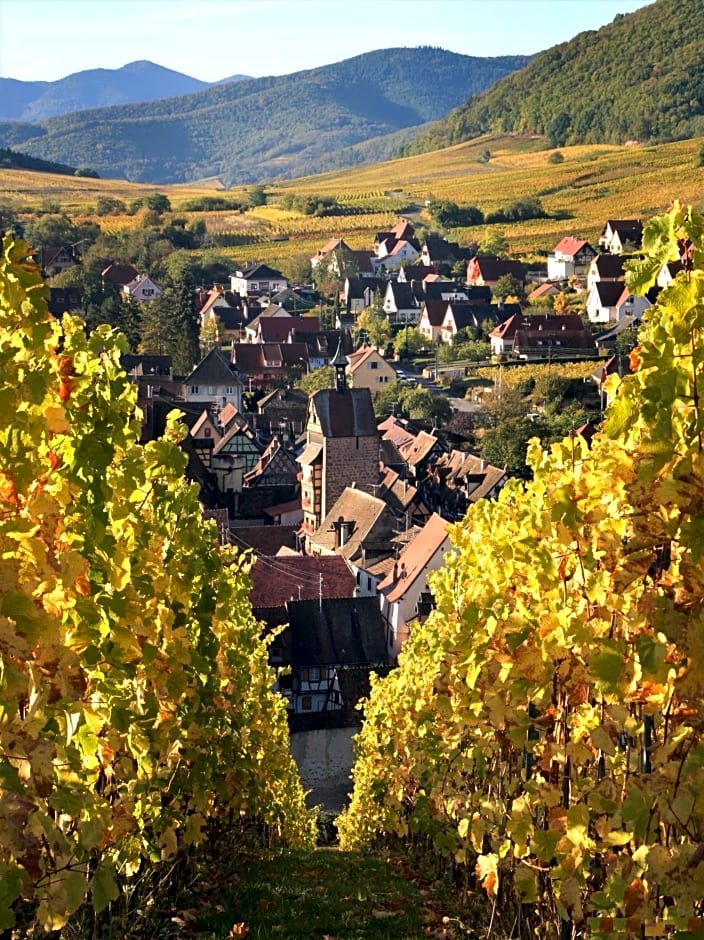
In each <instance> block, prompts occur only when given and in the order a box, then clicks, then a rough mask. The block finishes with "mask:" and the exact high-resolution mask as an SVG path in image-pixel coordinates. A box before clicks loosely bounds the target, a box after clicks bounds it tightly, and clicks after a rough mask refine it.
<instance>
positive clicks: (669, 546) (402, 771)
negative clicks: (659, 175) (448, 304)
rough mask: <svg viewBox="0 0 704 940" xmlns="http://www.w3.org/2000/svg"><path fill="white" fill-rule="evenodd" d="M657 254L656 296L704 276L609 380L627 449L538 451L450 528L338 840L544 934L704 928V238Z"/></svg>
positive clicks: (663, 302)
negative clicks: (393, 849)
mask: <svg viewBox="0 0 704 940" xmlns="http://www.w3.org/2000/svg"><path fill="white" fill-rule="evenodd" d="M643 251H644V254H645V257H644V258H643V259H641V260H634V261H632V262H630V265H629V273H628V275H627V278H628V285H629V287H630V289H631V290H633V291H634V292H636V293H643V292H645V291H646V290H648V289H649V288H650V287H652V285H653V284H654V283H655V279H656V277H657V273H658V271H659V270H660V268H661V266H662V264H663V263H665V262H669V261H673V260H677V259H679V260H680V261H681V262H682V265H683V270H682V271H681V272H680V273H679V274H678V275H677V277H676V278H675V280H674V281H673V282H672V283H671V284H670V285H669V286H668V287H667V288H665V289H664V290H662V291H661V293H660V294H659V297H658V302H657V304H655V305H654V306H653V307H652V308H651V309H650V310H649V312H648V319H647V321H646V323H645V324H644V325H643V327H642V328H641V331H640V334H639V344H638V346H637V347H636V348H635V349H634V350H633V352H632V354H631V366H632V370H633V371H632V372H631V373H629V374H628V375H626V376H625V377H623V378H619V377H618V376H616V375H614V376H612V377H610V378H609V379H608V383H609V394H610V398H611V399H612V403H611V405H610V406H609V408H608V410H607V413H606V419H605V423H604V426H603V429H602V430H601V431H599V432H598V433H597V434H596V435H595V436H594V437H593V438H592V440H591V443H590V444H588V443H587V442H586V441H585V440H584V439H583V438H582V437H580V436H578V435H571V436H569V437H567V438H565V439H563V440H562V441H561V442H556V443H553V444H552V445H551V447H550V450H549V451H543V450H542V448H541V446H540V445H539V443H538V442H537V441H532V442H531V443H530V444H529V448H528V465H529V467H530V473H531V476H532V479H531V480H530V482H522V481H519V480H510V481H509V482H508V483H507V485H506V486H505V487H504V489H503V490H502V492H501V494H500V496H499V498H498V499H497V500H495V501H488V500H482V501H480V502H479V503H477V504H476V505H474V506H473V507H472V508H471V509H470V510H469V512H468V513H467V516H466V517H465V519H464V520H463V521H462V522H461V523H458V524H455V525H452V526H450V527H449V532H450V535H451V538H452V542H453V545H454V552H447V553H446V554H445V566H444V568H443V569H441V570H440V571H438V572H437V573H434V574H433V575H431V576H430V579H429V580H430V587H431V589H432V591H433V595H434V598H435V605H436V607H435V609H434V610H433V611H432V612H431V613H430V615H429V617H428V619H427V620H426V622H425V623H424V624H414V627H413V630H412V632H411V636H410V639H409V640H408V642H407V644H406V646H405V647H404V649H403V651H402V652H401V655H400V657H399V667H398V669H396V670H395V671H394V672H392V673H391V674H390V675H389V676H388V677H386V678H383V679H377V680H376V681H375V682H374V683H373V687H372V692H371V696H370V698H369V700H368V702H367V703H366V707H365V723H364V726H363V728H362V731H361V732H360V734H359V735H358V736H357V739H356V763H355V768H354V781H355V786H354V793H353V797H352V802H351V805H350V808H349V810H348V811H347V812H346V813H345V814H344V816H343V818H342V819H341V821H340V823H339V826H338V828H339V830H340V834H341V845H342V847H343V848H345V849H350V848H360V847H362V846H364V845H367V844H369V842H370V841H371V840H372V839H376V840H379V839H380V838H381V837H383V836H384V835H387V836H391V837H393V838H394V839H398V838H399V837H400V838H401V839H408V838H412V839H413V841H414V845H418V844H423V842H424V841H425V843H426V844H429V845H432V846H433V847H434V850H435V852H437V853H438V854H440V855H445V856H446V857H449V858H451V859H452V860H453V864H454V865H455V866H460V867H462V868H464V870H465V872H466V879H467V882H468V888H469V889H470V890H471V888H472V886H476V887H477V888H479V887H480V886H481V887H482V888H483V889H484V891H485V892H486V895H487V896H488V899H489V901H490V908H491V909H492V910H493V911H494V913H493V914H492V915H491V922H492V924H493V929H495V930H496V929H500V927H501V925H502V924H503V925H504V926H505V928H506V929H507V930H509V931H510V930H512V929H514V928H515V924H516V922H517V918H518V923H519V924H520V925H521V927H520V933H521V935H525V936H528V935H533V934H536V933H537V934H540V935H541V936H557V935H558V934H559V935H561V936H562V937H566V936H574V935H575V934H577V933H581V932H583V931H586V930H589V931H590V932H593V933H595V934H604V933H609V934H612V935H613V934H614V933H617V934H620V935H628V936H638V935H643V934H645V933H646V932H657V933H660V934H665V933H667V934H668V935H669V936H674V937H677V936H681V937H683V938H684V937H692V936H696V935H697V934H698V933H699V932H701V929H702V922H703V920H702V919H703V918H704V904H703V902H702V898H704V862H703V861H702V860H703V859H704V799H702V794H703V793H704V673H703V669H704V665H703V664H704V577H703V576H702V563H701V559H702V554H703V553H704V536H703V535H702V533H703V532H704V461H703V459H702V453H703V452H704V412H703V410H702V400H703V399H702V396H703V394H704V387H703V384H704V368H703V367H704V217H702V216H700V215H697V214H695V213H693V212H692V211H691V210H690V209H686V208H683V207H682V206H680V205H678V204H675V205H674V207H673V208H672V210H671V211H670V212H668V213H667V214H666V215H664V216H661V217H658V218H655V219H653V220H651V222H650V223H649V224H648V225H647V226H646V228H645V232H644V236H643ZM488 922H489V917H488V916H487V924H488Z"/></svg>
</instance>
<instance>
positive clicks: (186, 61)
mask: <svg viewBox="0 0 704 940" xmlns="http://www.w3.org/2000/svg"><path fill="white" fill-rule="evenodd" d="M648 2H649V0H0V76H2V77H3V78H18V79H22V80H24V81H32V80H34V81H39V80H43V81H54V80H56V79H57V78H63V77H64V76H65V75H70V74H71V73H73V72H80V71H82V70H84V69H93V68H119V67H120V66H122V65H125V64H127V63H128V62H134V61H135V60H137V59H149V60H150V61H152V62H156V63H158V64H159V65H163V66H166V67H167V68H172V69H175V70H176V71H178V72H184V73H185V74H187V75H191V76H193V77H194V78H199V79H202V80H203V81H217V80H218V79H221V78H225V77H227V76H230V75H235V74H243V75H252V76H256V77H259V76H263V75H286V74H289V73H291V72H298V71H300V70H302V69H307V68H314V67H315V66H318V65H329V64H330V63H332V62H339V61H341V60H342V59H348V58H350V57H351V56H354V55H359V54H360V53H362V52H371V51H372V50H374V49H385V48H390V47H392V46H411V47H413V46H421V45H430V46H440V47H441V48H443V49H447V50H449V51H451V52H460V53H462V54H464V55H472V56H493V55H509V54H517V53H524V54H531V53H534V52H540V50H542V49H547V48H548V47H549V46H554V45H555V44H557V43H559V42H564V41H566V40H568V39H571V38H572V37H573V36H576V35H577V33H581V32H583V31H584V30H587V29H598V28H599V27H600V26H605V25H606V24H607V23H610V22H611V21H612V20H613V18H614V17H615V16H616V15H617V14H618V13H631V12H633V10H636V9H638V7H642V6H646V5H647V3H648Z"/></svg>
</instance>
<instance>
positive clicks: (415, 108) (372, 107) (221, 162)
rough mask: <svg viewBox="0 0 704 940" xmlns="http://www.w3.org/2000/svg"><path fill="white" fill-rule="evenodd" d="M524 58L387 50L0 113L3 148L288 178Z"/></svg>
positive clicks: (173, 171) (125, 168)
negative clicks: (161, 93)
mask: <svg viewBox="0 0 704 940" xmlns="http://www.w3.org/2000/svg"><path fill="white" fill-rule="evenodd" d="M529 59H530V57H529V56H501V57H496V58H476V57H472V56H464V55H458V54H456V53H452V52H446V51H445V50H443V49H437V48H432V47H429V46H424V47H420V48H416V49H411V48H398V49H385V50H379V51H376V52H370V53H366V54H364V55H360V56H355V57H354V58H351V59H346V60H344V61H342V62H338V63H336V64H333V65H327V66H323V67H320V68H316V69H310V70H306V71H302V72H295V73H292V74H290V75H284V76H275V77H268V78H250V79H241V80H240V81H234V82H229V83H227V84H223V83H220V84H217V85H215V86H212V87H208V88H205V89H203V90H198V91H196V92H194V93H189V94H186V95H181V96H179V97H169V98H162V99H160V100H156V101H151V102H131V103H129V104H123V105H117V106H113V107H109V108H99V109H95V110H89V111H77V112H72V113H66V114H63V115H58V116H55V117H49V118H41V119H37V120H33V121H32V122H31V123H30V122H28V121H21V122H20V121H12V122H9V121H5V122H2V123H0V147H10V148H12V149H14V150H20V151H22V152H24V153H27V154H30V155H31V156H35V157H40V158H42V159H46V160H53V161H56V162H59V163H63V164H68V165H71V166H90V167H92V168H93V169H95V170H97V172H98V173H99V174H100V175H101V176H103V177H118V178H127V179H129V180H132V181H135V182H150V183H178V182H187V181H194V180H198V179H203V178H208V177H213V176H217V177H220V178H221V179H222V180H223V182H224V183H225V184H226V185H232V184H236V183H250V182H260V181H263V180H271V179H276V178H293V177H297V176H304V175H308V174H310V173H317V172H321V171H323V170H326V169H338V168H340V167H344V166H349V165H353V164H355V163H369V162H374V161H375V160H382V159H387V158H389V157H391V156H395V155H396V154H397V153H398V150H399V148H400V146H401V145H402V144H403V143H404V142H406V141H408V140H409V139H410V138H411V137H412V136H414V135H415V134H417V133H418V131H419V130H420V129H421V128H422V127H423V126H424V125H426V124H428V123H429V122H432V121H437V120H439V119H440V118H443V117H445V116H446V115H447V114H448V112H449V111H450V110H451V109H452V108H455V107H457V106H458V105H459V104H461V103H462V102H464V101H466V99H467V97H468V96H469V95H472V94H477V93H479V92H481V91H483V90H484V89H486V88H488V87H489V86H490V85H492V84H493V83H494V82H496V81H497V80H498V79H500V78H502V77H503V76H505V75H507V74H510V73H511V72H513V71H515V70H516V69H519V68H522V67H523V66H524V65H526V64H527V62H528V61H529ZM164 71H168V70H164ZM174 74H178V73H174ZM79 75H80V73H79ZM182 77H183V78H184V79H185V78H187V77H186V76H182ZM188 80H189V81H194V80H193V79H188Z"/></svg>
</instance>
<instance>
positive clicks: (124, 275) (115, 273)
mask: <svg viewBox="0 0 704 940" xmlns="http://www.w3.org/2000/svg"><path fill="white" fill-rule="evenodd" d="M100 273H101V274H102V276H103V277H104V278H107V280H108V281H113V283H115V284H119V285H120V287H124V286H125V284H129V283H131V282H132V281H133V280H134V279H135V278H136V277H137V276H138V275H139V271H138V270H137V268H135V266H134V265H133V264H119V263H118V262H117V261H113V262H112V263H111V264H109V265H108V266H107V267H106V268H103V270H102V271H101V272H100Z"/></svg>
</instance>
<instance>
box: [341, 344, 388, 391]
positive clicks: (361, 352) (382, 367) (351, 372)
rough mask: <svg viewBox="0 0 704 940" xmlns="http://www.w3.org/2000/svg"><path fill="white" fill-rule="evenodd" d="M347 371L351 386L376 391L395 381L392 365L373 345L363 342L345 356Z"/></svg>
mask: <svg viewBox="0 0 704 940" xmlns="http://www.w3.org/2000/svg"><path fill="white" fill-rule="evenodd" d="M347 359H348V362H349V365H348V366H347V373H348V376H349V380H350V387H351V388H368V389H369V391H370V392H376V391H378V390H379V389H380V388H383V387H384V386H385V385H387V384H388V383H389V382H395V381H396V372H395V371H394V368H393V366H392V365H391V364H390V363H388V362H387V361H386V359H384V357H383V356H381V355H380V354H379V352H378V350H376V349H375V348H374V347H373V346H369V345H368V344H365V345H363V346H360V348H359V349H358V350H357V351H356V352H353V353H350V354H349V356H348V357H347Z"/></svg>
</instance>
